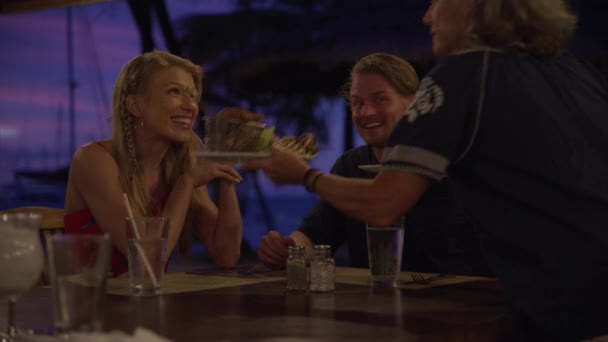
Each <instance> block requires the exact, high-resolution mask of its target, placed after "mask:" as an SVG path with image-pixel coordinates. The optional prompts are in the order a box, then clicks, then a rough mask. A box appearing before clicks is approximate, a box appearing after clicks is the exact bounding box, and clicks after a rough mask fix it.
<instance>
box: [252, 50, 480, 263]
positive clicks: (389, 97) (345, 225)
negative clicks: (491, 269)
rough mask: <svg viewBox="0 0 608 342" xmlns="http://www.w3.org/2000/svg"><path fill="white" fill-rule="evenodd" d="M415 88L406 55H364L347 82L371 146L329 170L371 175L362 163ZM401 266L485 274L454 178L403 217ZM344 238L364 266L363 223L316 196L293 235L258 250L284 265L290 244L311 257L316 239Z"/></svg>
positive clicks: (274, 236) (272, 237)
mask: <svg viewBox="0 0 608 342" xmlns="http://www.w3.org/2000/svg"><path fill="white" fill-rule="evenodd" d="M417 89H418V76H417V75H416V72H415V70H414V68H412V66H411V65H410V64H409V63H408V62H406V61H405V60H403V59H401V58H399V57H397V56H394V55H390V54H385V53H376V54H372V55H369V56H366V57H363V58H362V59H361V60H359V61H358V62H357V63H356V64H355V66H354V67H353V70H352V72H351V79H350V82H349V83H348V84H347V85H346V87H345V92H344V96H345V97H346V98H347V99H348V101H349V103H350V106H351V111H352V117H353V122H354V124H355V127H356V128H357V131H358V132H359V134H360V135H361V137H362V138H363V139H364V140H365V142H366V143H367V145H365V146H361V147H357V148H355V149H352V150H350V151H348V152H346V153H345V154H343V155H342V156H341V157H340V158H338V160H337V161H336V163H335V164H334V166H333V168H332V171H331V172H332V173H334V174H336V175H340V176H344V177H351V178H372V177H374V174H373V173H369V172H366V171H363V170H361V169H360V168H359V166H361V165H370V164H379V161H380V160H382V153H383V152H384V147H385V145H386V143H387V141H388V138H389V136H390V134H391V132H392V131H393V129H394V128H395V126H396V125H397V123H398V122H399V120H400V119H401V117H402V116H403V113H405V112H406V110H407V108H408V107H409V106H410V104H411V103H412V101H413V99H414V94H415V93H416V90H417ZM405 231H406V233H405V241H404V248H403V258H402V260H403V262H402V265H403V269H405V270H416V271H426V272H438V273H449V274H480V273H483V274H487V272H488V271H487V268H486V267H485V266H484V265H485V264H484V262H483V260H482V257H481V253H480V252H479V249H478V248H477V247H476V242H475V241H476V239H475V238H474V236H473V235H474V233H473V224H472V221H471V220H470V219H469V218H468V216H467V215H466V214H465V213H464V212H463V211H462V210H460V209H457V208H456V206H455V205H454V201H453V196H452V191H451V188H450V184H449V182H448V181H447V180H444V181H442V182H440V183H438V184H436V185H435V186H433V187H432V188H431V189H430V191H429V192H428V193H427V194H426V195H425V196H424V198H423V199H422V200H421V201H420V203H419V204H418V205H417V207H416V209H415V210H412V211H411V212H410V213H408V215H407V217H406V219H405ZM343 243H346V244H347V246H348V250H349V264H350V266H354V267H367V266H368V258H367V245H366V230H365V223H364V222H362V221H358V220H355V219H353V218H351V217H349V216H347V215H345V214H344V213H342V212H341V211H339V210H337V209H336V208H334V207H332V206H331V205H329V204H328V203H325V202H319V203H318V204H317V205H316V207H315V208H314V209H313V210H312V212H311V213H310V214H309V215H308V216H307V217H306V218H305V219H304V220H303V221H302V223H301V224H300V226H299V227H298V229H297V230H296V231H294V232H293V233H291V234H290V235H289V236H286V237H284V236H281V234H280V233H279V232H276V231H271V232H270V233H269V234H267V235H266V236H264V237H263V238H262V241H261V243H260V247H259V249H258V256H259V258H260V260H261V261H262V262H264V264H266V265H267V266H269V267H273V268H281V267H284V266H285V260H286V258H287V251H288V246H290V245H292V244H297V245H303V246H305V247H306V253H307V257H308V258H310V257H312V250H313V248H312V247H313V245H314V244H329V245H331V246H332V250H333V251H336V250H337V249H338V247H339V246H341V245H342V244H343Z"/></svg>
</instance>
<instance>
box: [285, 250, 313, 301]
mask: <svg viewBox="0 0 608 342" xmlns="http://www.w3.org/2000/svg"><path fill="white" fill-rule="evenodd" d="M307 276H308V274H307V270H306V259H305V258H304V246H289V256H288V257H287V290H290V291H306V289H307V288H308V279H307V278H308V277H307Z"/></svg>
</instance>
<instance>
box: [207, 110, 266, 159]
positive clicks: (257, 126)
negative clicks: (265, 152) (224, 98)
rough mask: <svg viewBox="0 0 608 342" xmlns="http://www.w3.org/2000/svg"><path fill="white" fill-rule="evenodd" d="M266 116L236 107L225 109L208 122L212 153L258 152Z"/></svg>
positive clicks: (208, 141)
mask: <svg viewBox="0 0 608 342" xmlns="http://www.w3.org/2000/svg"><path fill="white" fill-rule="evenodd" d="M263 118H264V115H262V114H258V113H253V112H250V111H248V110H245V109H242V108H236V107H230V108H225V109H223V110H222V111H220V112H219V113H217V115H216V116H215V117H213V118H211V119H208V120H206V125H207V126H206V136H207V144H208V147H209V149H210V150H211V151H218V152H257V151H259V150H260V139H261V137H262V131H263V130H264V126H265V125H264V124H263V123H262V119H263Z"/></svg>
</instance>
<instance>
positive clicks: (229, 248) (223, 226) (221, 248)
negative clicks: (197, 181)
mask: <svg viewBox="0 0 608 342" xmlns="http://www.w3.org/2000/svg"><path fill="white" fill-rule="evenodd" d="M196 191H197V194H198V197H199V198H200V199H201V204H200V207H199V208H198V210H197V212H196V213H195V216H194V217H195V218H196V220H195V225H196V227H197V232H198V234H199V237H200V239H201V241H202V242H203V243H204V244H205V246H206V247H207V249H208V250H209V254H210V255H211V257H212V258H213V261H214V262H215V263H216V264H218V265H219V266H221V267H223V268H231V267H234V266H235V265H236V263H237V262H238V261H239V258H240V253H241V241H242V240H243V221H242V219H241V210H240V208H239V203H238V199H237V196H236V190H235V185H234V183H232V182H228V181H224V180H222V181H220V186H219V200H218V206H216V205H215V204H214V203H213V201H212V200H211V198H210V197H209V194H208V192H207V188H206V187H201V188H199V189H197V190H196Z"/></svg>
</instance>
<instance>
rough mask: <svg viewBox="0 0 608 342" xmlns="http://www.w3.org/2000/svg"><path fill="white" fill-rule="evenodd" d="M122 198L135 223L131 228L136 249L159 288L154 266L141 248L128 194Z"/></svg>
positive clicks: (151, 278)
mask: <svg viewBox="0 0 608 342" xmlns="http://www.w3.org/2000/svg"><path fill="white" fill-rule="evenodd" d="M122 196H123V197H124V198H125V204H126V205H127V212H128V213H129V219H130V220H131V223H133V225H132V226H131V227H132V228H133V234H134V235H135V238H136V240H135V241H134V243H135V248H137V252H139V256H140V257H141V260H142V261H143V262H144V266H145V267H146V270H147V271H148V274H149V275H150V280H152V284H154V287H159V285H158V280H156V275H154V272H153V271H152V266H151V265H150V262H149V261H148V257H146V254H145V253H144V250H143V249H142V248H141V245H140V244H139V240H141V237H140V236H139V229H138V228H137V222H135V219H134V217H133V211H132V210H131V204H129V198H127V194H126V193H124V192H123V194H122Z"/></svg>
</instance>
